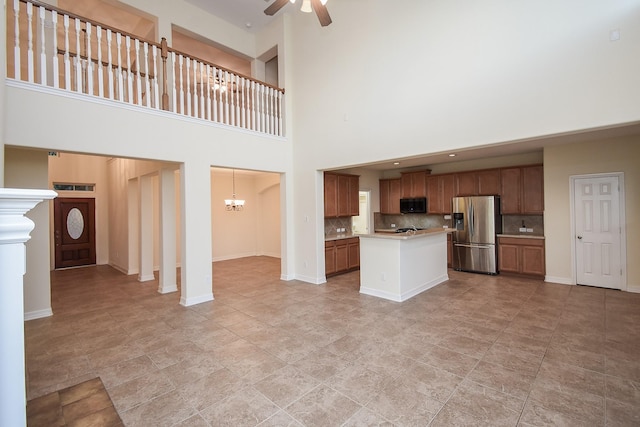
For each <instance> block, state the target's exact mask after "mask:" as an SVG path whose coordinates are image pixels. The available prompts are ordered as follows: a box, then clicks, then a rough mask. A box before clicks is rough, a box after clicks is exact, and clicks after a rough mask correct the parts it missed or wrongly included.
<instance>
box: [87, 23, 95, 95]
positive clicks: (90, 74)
mask: <svg viewBox="0 0 640 427" xmlns="http://www.w3.org/2000/svg"><path fill="white" fill-rule="evenodd" d="M87 93H88V94H91V95H95V91H94V88H93V61H92V60H91V24H90V23H88V22H87Z"/></svg>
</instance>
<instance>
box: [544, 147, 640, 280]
mask: <svg viewBox="0 0 640 427" xmlns="http://www.w3.org/2000/svg"><path fill="white" fill-rule="evenodd" d="M639 165H640V136H633V137H625V138H617V139H608V140H599V141H593V142H587V143H581V144H566V145H557V146H552V147H548V148H545V150H544V192H545V193H544V204H545V224H544V229H545V236H546V245H545V248H546V266H547V279H548V280H550V281H555V282H560V283H574V282H575V273H574V267H573V261H572V259H571V245H572V244H573V237H572V234H571V228H570V227H571V218H570V184H569V183H570V177H571V176H572V175H582V174H597V173H606V172H623V173H624V187H625V188H624V194H625V207H626V208H625V216H626V244H627V246H626V250H627V258H626V265H627V283H628V290H633V291H637V292H640V264H638V262H637V260H638V259H640V220H639V219H638V215H637V213H638V211H640V167H639Z"/></svg>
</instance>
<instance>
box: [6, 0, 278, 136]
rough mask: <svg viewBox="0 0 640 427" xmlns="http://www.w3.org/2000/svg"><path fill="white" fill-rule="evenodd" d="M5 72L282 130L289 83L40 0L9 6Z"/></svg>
mask: <svg viewBox="0 0 640 427" xmlns="http://www.w3.org/2000/svg"><path fill="white" fill-rule="evenodd" d="M7 78H8V79H10V80H11V79H12V80H13V81H20V82H25V83H26V84H33V85H39V86H43V87H48V88H52V89H54V90H59V91H61V92H62V93H67V94H69V93H72V94H78V95H80V96H90V97H94V98H98V99H101V100H105V101H106V102H114V103H117V104H119V105H122V104H128V105H132V106H136V107H141V108H147V109H155V110H164V111H168V112H171V113H174V114H177V115H181V116H186V117H190V118H195V119H199V120H205V121H209V122H214V123H217V124H220V125H222V126H228V127H230V128H234V129H243V130H247V131H252V132H257V133H259V134H264V135H272V136H277V137H283V136H284V126H283V102H284V99H283V95H284V89H281V88H278V87H275V86H273V85H269V84H267V83H265V82H261V81H259V80H256V79H253V78H251V77H249V76H246V75H242V74H239V73H235V72H233V71H232V70H229V69H227V68H224V67H221V66H218V65H216V64H214V63H212V62H208V61H206V60H203V59H200V58H196V57H194V56H193V55H189V54H186V53H184V52H180V51H178V50H176V49H172V48H171V47H169V46H168V44H167V41H166V39H164V38H163V39H162V40H161V42H160V43H157V42H154V41H150V40H145V39H144V38H141V37H138V36H135V35H133V34H130V33H127V32H126V31H122V30H119V29H117V28H113V27H110V26H108V25H104V24H101V23H99V22H96V21H94V20H90V19H87V18H84V17H81V16H78V15H75V14H73V13H70V12H67V11H64V10H62V9H59V8H56V7H52V6H50V5H46V4H44V3H40V2H37V1H26V0H14V1H13V2H11V4H9V5H8V7H7Z"/></svg>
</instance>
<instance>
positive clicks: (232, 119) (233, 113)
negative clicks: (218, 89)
mask: <svg viewBox="0 0 640 427" xmlns="http://www.w3.org/2000/svg"><path fill="white" fill-rule="evenodd" d="M226 75H227V79H228V80H226V82H227V92H229V108H230V109H231V117H230V118H229V124H230V125H232V126H233V125H235V120H236V109H235V105H234V104H233V101H234V98H235V97H234V96H233V75H232V74H231V73H228V72H227V74H226Z"/></svg>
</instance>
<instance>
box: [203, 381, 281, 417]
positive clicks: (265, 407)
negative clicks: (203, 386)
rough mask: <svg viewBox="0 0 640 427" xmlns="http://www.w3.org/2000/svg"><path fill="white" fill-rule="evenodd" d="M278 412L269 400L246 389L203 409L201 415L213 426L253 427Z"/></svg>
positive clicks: (252, 390)
mask: <svg viewBox="0 0 640 427" xmlns="http://www.w3.org/2000/svg"><path fill="white" fill-rule="evenodd" d="M279 410H280V408H278V406H276V405H275V404H274V403H273V402H271V401H270V400H269V399H267V398H266V397H264V396H263V395H262V394H260V393H259V392H257V391H256V390H255V389H253V388H252V387H247V388H245V389H242V390H239V391H237V392H236V393H233V394H232V395H230V396H229V397H227V398H225V399H224V400H222V401H221V402H218V403H216V404H214V405H211V406H209V407H208V408H206V409H204V410H203V411H201V415H202V417H203V418H204V419H205V420H207V421H208V422H209V424H210V425H213V426H228V427H236V426H254V425H257V424H259V423H261V422H262V421H265V420H267V419H268V418H270V417H271V416H272V415H274V414H275V413H276V412H278V411H279Z"/></svg>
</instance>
